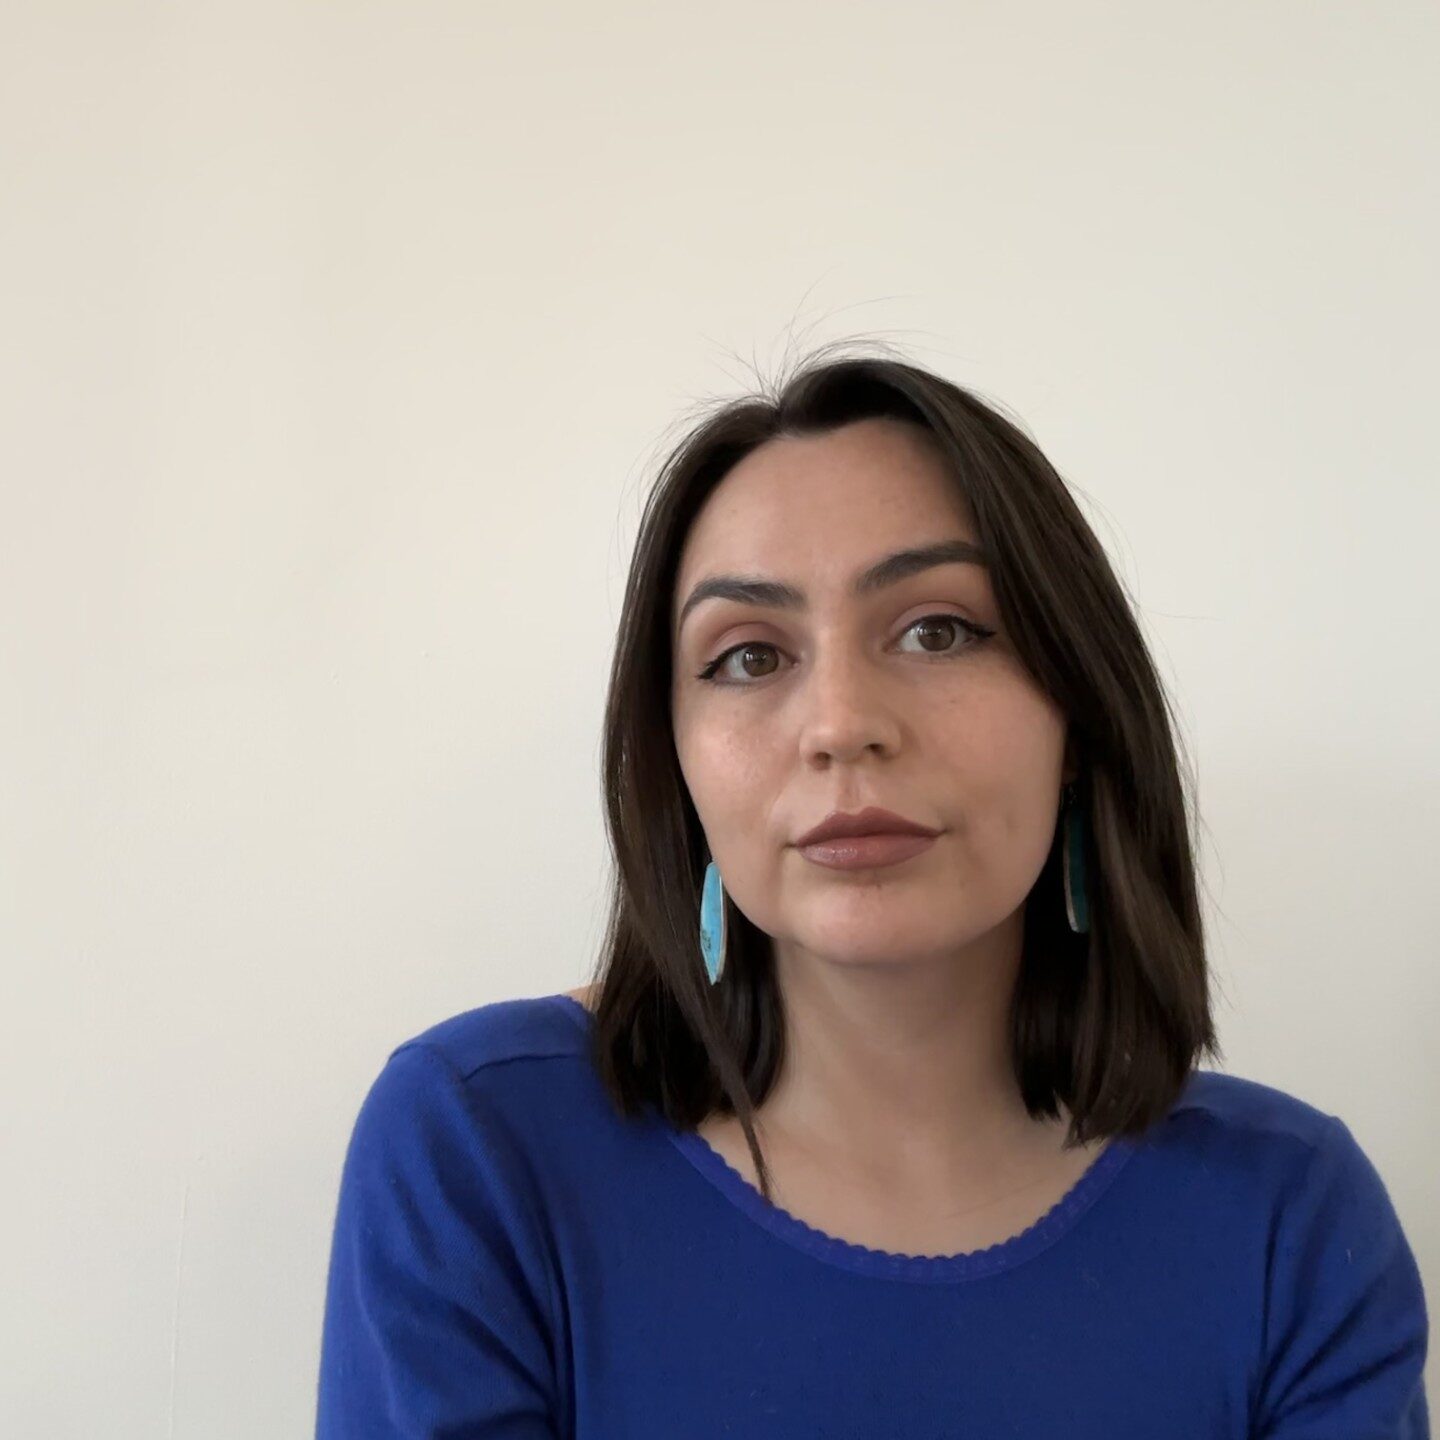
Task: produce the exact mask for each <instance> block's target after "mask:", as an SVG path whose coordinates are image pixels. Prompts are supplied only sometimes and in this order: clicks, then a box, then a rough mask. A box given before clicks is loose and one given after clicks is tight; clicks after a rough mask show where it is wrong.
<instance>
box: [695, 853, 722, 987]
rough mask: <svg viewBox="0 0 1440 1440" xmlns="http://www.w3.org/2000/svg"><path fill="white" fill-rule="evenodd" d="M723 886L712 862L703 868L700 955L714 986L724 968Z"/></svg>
mask: <svg viewBox="0 0 1440 1440" xmlns="http://www.w3.org/2000/svg"><path fill="white" fill-rule="evenodd" d="M726 933H727V932H726V925H725V886H724V884H723V883H722V882H721V879H720V871H719V869H718V868H717V867H716V864H715V862H714V861H713V860H712V861H711V862H710V863H709V864H708V865H707V866H706V867H705V889H704V892H703V893H702V894H701V896H700V953H701V955H702V956H703V957H704V959H705V973H706V974H707V975H709V977H710V983H711V984H712V985H714V984H715V983H716V982H717V981H718V980H719V979H720V972H721V971H722V970H723V969H724V968H725V939H726Z"/></svg>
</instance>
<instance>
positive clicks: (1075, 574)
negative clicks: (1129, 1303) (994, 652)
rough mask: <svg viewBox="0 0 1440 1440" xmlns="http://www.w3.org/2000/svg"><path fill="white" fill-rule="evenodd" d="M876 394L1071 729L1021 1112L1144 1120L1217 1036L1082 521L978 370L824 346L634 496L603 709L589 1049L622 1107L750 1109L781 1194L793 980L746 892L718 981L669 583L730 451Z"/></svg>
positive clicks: (1028, 937)
mask: <svg viewBox="0 0 1440 1440" xmlns="http://www.w3.org/2000/svg"><path fill="white" fill-rule="evenodd" d="M827 348H828V347H827ZM878 416H887V417H890V418H893V419H895V420H898V421H902V422H908V423H910V424H913V425H917V426H920V427H922V428H923V429H924V430H926V431H928V432H929V433H930V435H931V437H932V438H933V440H934V442H935V443H936V445H938V447H939V453H940V454H941V456H942V457H943V459H944V461H945V462H946V464H947V467H948V469H949V471H950V472H951V474H952V475H953V477H954V483H955V485H956V486H957V487H958V488H959V490H960V491H961V492H962V494H963V495H964V497H965V499H966V501H967V502H968V506H969V510H970V513H971V514H972V516H973V517H974V523H975V526H976V531H977V534H976V538H977V539H978V540H979V542H980V544H981V545H983V546H984V548H985V550H986V551H987V552H988V555H989V557H990V564H989V576H990V580H991V585H992V588H993V593H994V596H995V601H996V604H997V606H998V609H999V614H1000V618H1001V623H1002V624H1003V625H1004V627H1005V629H1006V631H1007V633H1008V635H1009V636H1010V639H1011V643H1012V645H1013V648H1014V650H1015V652H1016V654H1017V655H1018V657H1019V658H1020V660H1021V661H1022V662H1023V663H1024V664H1025V665H1026V666H1027V667H1028V669H1029V671H1030V673H1031V674H1032V676H1033V677H1034V679H1035V680H1036V682H1037V683H1038V684H1039V685H1040V687H1041V688H1042V689H1043V690H1044V691H1046V692H1047V693H1048V694H1049V696H1051V697H1052V699H1053V700H1054V702H1055V703H1056V704H1057V705H1058V706H1059V708H1060V709H1061V710H1062V712H1063V713H1064V714H1065V715H1066V716H1067V718H1068V721H1069V725H1070V734H1071V738H1072V741H1073V743H1074V746H1075V755H1076V759H1077V762H1078V765H1079V778H1078V780H1077V782H1076V792H1075V793H1076V799H1077V800H1078V802H1079V803H1080V804H1081V805H1082V806H1083V808H1084V811H1085V813H1086V816H1087V819H1088V828H1089V831H1090V849H1089V852H1088V853H1087V856H1086V885H1087V891H1088V896H1089V904H1090V928H1089V931H1088V933H1082V934H1076V933H1074V932H1072V931H1071V930H1070V928H1069V925H1068V923H1067V920H1066V915H1065V904H1064V896H1063V890H1062V884H1061V874H1060V866H1061V846H1060V840H1061V836H1060V834H1059V827H1058V826H1057V835H1056V839H1055V841H1054V842H1053V843H1052V846H1051V850H1050V854H1049V856H1048V858H1047V859H1046V862H1045V866H1044V868H1043V870H1042V871H1041V873H1040V875H1039V877H1038V879H1037V881H1036V883H1035V886H1034V888H1033V890H1032V891H1031V893H1030V895H1029V896H1028V897H1027V899H1026V902H1025V928H1024V953H1023V956H1022V959H1021V964H1020V970H1019V974H1018V978H1017V981H1016V986H1015V992H1014V997H1013V1001H1012V1006H1011V1015H1010V1030H1011V1037H1012V1045H1013V1055H1014V1066H1015V1074H1016V1077H1017V1079H1018V1082H1019V1085H1020V1089H1021V1093H1022V1095H1023V1098H1024V1102H1025V1105H1026V1107H1027V1109H1028V1111H1029V1113H1030V1114H1031V1116H1032V1117H1034V1118H1036V1119H1039V1118H1041V1117H1047V1118H1050V1119H1057V1118H1059V1109H1058V1105H1057V1102H1063V1104H1064V1105H1065V1106H1066V1108H1067V1110H1068V1111H1069V1113H1070V1116H1071V1125H1070V1130H1069V1134H1068V1137H1067V1139H1068V1142H1069V1143H1071V1144H1086V1143H1088V1142H1089V1141H1091V1140H1093V1139H1096V1138H1103V1137H1107V1136H1114V1135H1131V1136H1134V1135H1139V1134H1141V1133H1143V1132H1144V1131H1145V1130H1147V1129H1148V1128H1149V1127H1150V1126H1151V1125H1152V1124H1154V1123H1155V1122H1157V1121H1158V1120H1160V1119H1162V1118H1163V1117H1164V1116H1165V1115H1166V1114H1167V1113H1168V1111H1169V1110H1170V1108H1171V1107H1172V1105H1173V1104H1174V1102H1175V1101H1176V1100H1177V1099H1178V1098H1179V1094H1180V1091H1181V1089H1182V1088H1183V1086H1184V1084H1185V1082H1186V1079H1187V1077H1188V1076H1189V1074H1190V1072H1191V1070H1192V1069H1193V1068H1194V1067H1195V1066H1196V1065H1197V1064H1198V1063H1199V1062H1200V1060H1201V1059H1202V1058H1204V1057H1207V1056H1208V1057H1210V1058H1212V1059H1219V1058H1220V1053H1221V1052H1220V1048H1219V1044H1218V1041H1217V1038H1216V1035H1215V1030H1214V1025H1213V1019H1212V1014H1211V986H1210V975H1209V968H1208V965H1207V960H1206V953H1205V943H1204V934H1203V927H1202V916H1201V911H1200V905H1199V900H1198V897H1197V883H1196V870H1195V863H1194V855H1193V850H1192V832H1191V818H1192V815H1191V808H1190V805H1189V804H1188V803H1187V791H1186V787H1185V785H1184V784H1182V767H1181V754H1180V751H1179V749H1178V746H1177V737H1176V730H1175V728H1174V727H1172V715H1171V712H1170V707H1169V700H1168V697H1167V696H1166V694H1165V691H1164V688H1163V686H1162V684H1161V682H1160V679H1159V677H1158V675H1157V673H1156V670H1155V667H1154V665H1153V663H1152V661H1151V657H1150V655H1149V652H1148V650H1147V649H1146V646H1145V642H1144V639H1143V637H1142V635H1141V632H1140V629H1139V626H1138V625H1137V623H1136V620H1135V617H1134V614H1133V613H1132V609H1131V606H1130V603H1129V602H1128V600H1127V598H1126V595H1125V592H1124V590H1123V588H1122V586H1121V584H1120V582H1119V581H1118V579H1117V578H1116V576H1115V574H1114V572H1113V571H1112V569H1111V566H1110V563H1109V561H1108V559H1107V558H1106V556H1105V553H1104V551H1103V549H1102V548H1101V546H1100V544H1099V542H1098V541H1097V539H1096V538H1095V535H1094V533H1093V532H1092V531H1091V529H1090V526H1089V524H1088V523H1087V522H1086V520H1085V518H1084V517H1083V515H1082V514H1081V511H1080V509H1079V507H1078V506H1077V505H1076V503H1075V501H1074V499H1073V498H1072V496H1071V494H1070V492H1069V490H1068V489H1067V488H1066V485H1065V483H1064V481H1063V480H1062V479H1061V478H1060V476H1059V475H1058V474H1057V473H1056V471H1055V469H1054V467H1053V466H1052V465H1051V464H1050V462H1049V461H1048V460H1047V459H1046V458H1045V456H1044V455H1043V454H1042V453H1041V451H1040V449H1039V448H1038V446H1037V445H1036V444H1035V442H1034V441H1032V440H1031V439H1030V438H1029V437H1027V436H1026V435H1025V434H1024V433H1023V432H1022V431H1021V430H1020V429H1019V428H1018V427H1017V426H1016V425H1015V424H1013V423H1012V422H1011V421H1009V420H1007V419H1006V418H1004V417H1003V416H1002V415H1001V414H1000V413H998V411H997V410H996V409H994V408H992V407H991V406H989V405H987V404H986V403H984V402H983V401H982V400H981V399H980V398H979V397H978V396H977V395H976V394H974V393H973V392H971V391H968V390H966V389H964V388H962V387H961V386H959V385H956V384H954V383H952V382H951V381H949V380H946V379H943V378H941V377H939V376H937V375H935V374H932V373H930V372H928V371H926V370H924V369H921V368H919V367H917V366H915V365H913V364H910V363H907V362H906V361H905V360H903V359H899V358H891V357H889V356H885V355H880V356H876V355H864V354H861V355H846V356H841V357H840V358H827V357H826V354H825V352H824V350H822V351H821V352H819V353H818V354H815V355H812V357H811V358H810V359H808V360H806V361H804V362H803V363H801V364H800V365H798V366H797V367H796V368H795V369H794V370H793V371H792V373H791V374H790V376H789V377H788V378H785V379H784V380H783V381H782V382H777V383H776V384H774V385H764V384H763V383H762V387H761V390H760V392H758V393H755V394H752V395H747V396H744V397H742V398H740V399H736V400H727V401H725V402H723V403H721V404H719V405H718V407H717V408H715V409H714V410H713V411H712V412H711V413H709V414H708V415H705V416H703V417H702V419H701V420H700V421H699V422H698V423H696V424H695V425H694V427H693V428H692V429H691V430H690V432H689V433H688V434H687V435H686V437H685V438H684V439H683V440H682V441H681V442H680V443H679V444H678V445H677V446H676V447H675V448H674V449H673V450H672V451H671V453H670V454H669V456H668V458H667V459H666V460H665V461H664V462H663V465H662V467H661V469H660V472H659V475H658V478H657V480H656V483H655V484H654V486H653V488H652V489H651V491H650V493H649V495H648V497H647V499H646V503H645V506H644V510H643V513H642V516H641V520H640V529H639V534H638V537H637V539H636V544H635V550H634V554H633V557H632V560H631V566H630V572H629V577H628V582H627V585H626V590H625V600H624V608H623V611H622V614H621V618H620V624H619V630H618V635H617V638H616V645H615V652H614V658H613V663H612V667H611V672H610V683H609V692H608V697H607V702H606V708H605V722H604V724H605V733H604V745H603V759H602V771H603V787H604V803H605V813H606V823H607V827H608V831H609V839H610V845H611V848H612V851H613V854H614V858H615V873H614V885H613V891H612V895H611V903H610V913H609V918H608V924H607V927H606V931H605V935H604V939H603V941H602V946H601V953H600V956H599V960H598V963H597V966H596V970H595V979H596V981H597V984H598V994H597V997H596V1000H595V1001H594V1002H593V1003H594V1009H595V1015H594V1025H593V1027H592V1032H591V1033H592V1040H593V1052H592V1053H593V1058H594V1060H595V1063H596V1066H597V1069H598V1072H599V1074H600V1077H601V1079H602V1081H603V1083H604V1086H605V1089H606V1090H607V1092H608V1093H609V1095H610V1097H611V1099H612V1101H613V1103H614V1104H615V1106H616V1108H617V1110H618V1111H619V1113H621V1114H622V1115H627V1116H628V1115H635V1114H638V1113H640V1112H641V1111H642V1109H643V1108H644V1107H645V1106H646V1105H647V1104H648V1105H652V1106H654V1107H655V1109H656V1110H658V1111H659V1113H660V1114H661V1116H663V1118H664V1119H665V1120H667V1121H668V1122H669V1123H670V1124H672V1125H674V1126H676V1127H677V1128H681V1129H693V1128H694V1127H696V1126H697V1125H699V1123H700V1122H701V1121H702V1120H704V1119H706V1118H707V1117H708V1116H709V1115H711V1114H712V1113H716V1112H718V1113H721V1114H726V1115H731V1114H733V1115H735V1116H736V1117H738V1119H739V1122H740V1124H741V1127H742V1129H743V1130H744V1133H745V1136H746V1139H747V1142H748V1144H749V1147H750V1152H751V1155H752V1156H753V1158H754V1162H755V1168H756V1173H757V1175H758V1177H759V1180H760V1185H761V1190H762V1193H763V1194H764V1195H765V1197H766V1198H767V1199H772V1200H773V1191H772V1182H771V1177H770V1173H769V1169H768V1166H767V1165H766V1163H765V1159H764V1156H763V1154H762V1152H761V1149H760V1146H759V1143H758V1141H757V1139H756V1134H755V1130H754V1127H753V1113H754V1108H755V1107H757V1106H758V1105H759V1104H760V1103H761V1102H762V1101H763V1100H764V1099H765V1097H766V1095H767V1094H768V1093H769V1090H770V1088H771V1086H772V1085H773V1084H774V1082H775V1080H776V1079H777V1077H778V1075H779V1073H780V1068H781V1063H782V1060H783V1057H784V1052H785V1017H784V1014H783V1010H782V1003H781V1000H782V997H781V994H780V991H779V988H778V986H777V983H776V978H775V973H774V968H773V960H772V955H771V949H770V940H769V937H768V936H766V935H765V934H764V933H763V932H761V931H759V930H758V929H757V928H756V927H755V926H754V925H752V924H751V923H750V922H749V921H748V920H747V919H746V918H745V916H744V915H743V914H741V913H740V911H739V910H738V909H737V908H736V906H735V905H734V903H733V901H731V900H730V899H729V898H728V897H727V899H726V905H727V907H728V916H727V920H728V927H729V945H728V949H727V953H726V961H725V969H724V972H723V974H722V976H721V979H720V982H719V983H718V984H717V985H715V986H714V987H712V986H711V985H710V982H709V979H708V977H707V975H706V974H705V969H704V966H703V964H702V962H701V956H700V943H699V915H700V894H701V888H702V884H703V878H704V870H705V865H706V862H707V860H708V858H709V857H708V851H707V848H706V842H705V837H704V832H703V831H702V829H701V826H700V823H699V819H698V817H697V815H696V813H695V809H694V807H693V805H692V804H691V801H690V797H689V792H688V790H687V788H686V785H685V782H684V778H683V776H682V774H681V771H680V766H679V760H678V758H677V754H676V748H675V739H674V735H673V732H672V729H671V723H670V687H671V665H672V657H671V622H672V605H673V602H674V586H675V581H676V572H677V567H678V563H679V556H680V552H681V548H682V546H683V544H684V542H685V538H686V536H687V533H688V531H689V528H690V525H691V523H692V522H693V520H694V519H695V517H696V515H697V514H698V512H699V510H700V508H701V506H702V505H703V504H704V502H705V500H706V499H707V497H708V496H709V494H710V493H711V491H712V490H714V488H715V487H716V486H717V485H718V484H719V483H720V481H721V480H722V479H723V478H724V476H725V475H726V473H727V472H728V471H729V470H730V469H731V467H732V466H734V465H735V464H736V463H738V462H739V461H740V460H741V459H742V458H743V457H744V456H746V455H748V454H749V453H750V452H751V451H752V450H754V449H756V448H757V447H758V446H760V445H763V444H764V443H765V442H766V441H767V440H771V439H774V438H776V437H780V436H802V435H815V434H820V433H823V432H827V431H830V430H833V429H836V428H837V427H839V426H842V425H845V424H848V423H850V422H852V421H857V420H862V419H869V418H872V417H878ZM1184 773H1185V774H1186V776H1187V777H1188V775H1189V770H1188V767H1186V769H1185V772H1184ZM1191 788H1192V789H1193V784H1192V787H1191Z"/></svg>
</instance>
